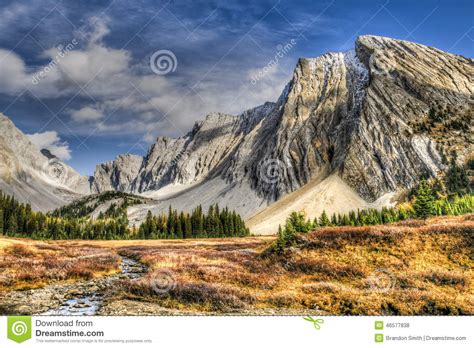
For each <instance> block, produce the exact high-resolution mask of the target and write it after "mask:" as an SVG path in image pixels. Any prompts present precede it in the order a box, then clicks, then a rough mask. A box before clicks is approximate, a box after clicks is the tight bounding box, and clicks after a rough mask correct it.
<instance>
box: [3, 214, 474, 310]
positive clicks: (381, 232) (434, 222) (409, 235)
mask: <svg viewBox="0 0 474 348" xmlns="http://www.w3.org/2000/svg"><path fill="white" fill-rule="evenodd" d="M473 237H474V215H467V216H464V217H444V218H434V219H431V220H429V221H404V222H401V223H397V224H392V225H383V226H368V227H328V228H324V229H319V230H317V231H314V232H311V233H308V234H305V235H300V236H299V237H298V239H297V241H296V244H295V245H294V246H293V247H291V248H289V249H288V250H286V252H285V253H284V254H283V255H275V254H271V253H268V246H269V245H270V244H271V243H273V241H274V237H248V238H226V239H206V240H203V239H196V240H153V241H148V240H146V241H136V240H128V241H61V242H36V241H29V240H16V239H0V269H1V276H0V289H3V290H5V289H15V288H24V287H30V288H31V287H37V286H42V285H43V284H46V283H49V282H54V281H59V280H60V281H64V280H71V279H72V280H74V279H78V278H89V277H93V276H98V275H100V274H105V273H107V272H114V271H116V268H117V266H118V261H117V260H118V257H117V253H120V254H124V255H128V256H130V257H133V258H136V259H139V260H140V261H141V262H144V263H146V264H147V265H148V266H149V270H148V272H147V274H146V275H145V276H144V277H142V278H141V279H138V280H131V281H123V282H122V283H121V289H120V290H121V291H118V292H115V295H114V296H116V299H117V300H120V299H126V300H133V301H142V302H154V303H156V304H158V305H159V306H161V307H165V308H169V309H172V310H178V311H179V310H183V311H184V310H185V311H186V312H187V313H189V312H190V311H191V312H195V313H253V312H255V313H261V312H262V311H264V312H272V311H273V312H275V313H276V312H278V313H285V312H288V313H290V312H291V313H295V312H297V311H300V312H301V313H303V312H305V311H306V312H307V311H309V310H318V311H321V312H323V313H327V314H342V315H461V314H468V315H472V314H474V288H473V253H474V252H473V250H474V248H473V244H474V243H473V240H474V238H473ZM60 260H62V261H60ZM104 261H105V263H104ZM63 264H68V265H69V267H66V268H67V269H71V270H72V271H71V272H66V271H65V270H64V267H61V266H59V265H63Z"/></svg>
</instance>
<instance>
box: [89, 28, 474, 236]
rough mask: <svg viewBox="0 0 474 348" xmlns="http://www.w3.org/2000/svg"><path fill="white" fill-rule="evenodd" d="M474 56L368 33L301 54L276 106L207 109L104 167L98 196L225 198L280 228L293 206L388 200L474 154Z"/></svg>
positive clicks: (254, 219) (175, 201)
mask: <svg viewBox="0 0 474 348" xmlns="http://www.w3.org/2000/svg"><path fill="white" fill-rule="evenodd" d="M473 75H474V62H473V60H472V59H469V58H465V57H462V56H457V55H453V54H449V53H445V52H443V51H440V50H438V49H435V48H432V47H427V46H423V45H420V44H416V43H412V42H408V41H402V40H395V39H390V38H385V37H378V36H361V37H359V38H358V39H357V41H356V43H355V49H354V50H350V51H347V52H343V53H327V54H324V55H322V56H320V57H317V58H302V59H300V60H299V61H298V63H297V66H296V68H295V71H294V73H293V77H292V79H291V81H290V82H289V83H288V85H287V86H286V87H285V89H284V91H283V92H282V94H281V96H280V98H279V99H278V100H277V102H276V103H266V104H264V105H262V106H259V107H257V108H254V109H251V110H248V111H246V112H244V113H243V114H242V115H239V116H231V115H226V114H221V113H213V114H210V115H208V116H207V117H206V118H205V120H203V121H201V122H198V123H196V124H195V126H194V128H193V129H192V131H191V132H190V133H189V134H187V135H186V136H185V137H181V138H177V139H172V138H163V137H160V138H158V139H157V141H156V143H155V144H154V145H153V146H151V148H150V149H149V151H148V154H147V155H146V156H145V157H143V158H141V157H137V156H130V155H124V156H119V157H118V158H117V159H116V160H114V161H111V162H107V163H105V164H102V165H99V166H98V167H97V170H96V172H95V175H94V184H93V186H92V190H93V191H94V192H103V191H104V190H110V189H113V190H121V191H126V192H131V193H136V194H142V195H145V196H149V197H152V198H154V199H157V200H159V202H158V203H156V204H152V205H143V206H135V207H132V208H130V210H129V214H130V216H131V218H132V220H135V221H139V220H142V219H143V218H144V216H145V214H146V211H147V210H148V209H150V210H152V211H154V212H159V211H163V210H165V209H167V207H168V206H169V205H170V204H171V205H172V206H173V207H175V208H177V209H184V210H189V209H191V208H192V207H194V206H195V205H197V204H203V205H204V206H205V207H206V206H208V205H209V204H213V203H219V204H220V205H221V206H225V205H228V206H229V207H231V208H233V209H236V210H237V211H238V212H239V213H240V214H242V215H243V216H244V217H246V218H249V223H250V227H251V229H252V230H253V231H254V232H255V231H257V232H259V233H269V232H274V231H275V229H276V227H277V226H278V224H279V223H283V222H284V219H285V217H286V216H287V213H288V212H289V211H291V210H305V211H306V212H307V213H308V214H309V215H312V216H314V215H315V214H319V213H321V211H322V210H323V209H326V211H327V212H329V213H331V212H338V211H340V212H343V211H347V210H350V209H356V208H362V207H380V206H381V205H385V204H390V202H391V201H392V202H393V199H395V197H396V195H397V194H398V193H400V192H403V191H404V190H406V189H407V188H410V187H412V186H413V185H415V184H416V183H417V182H418V180H419V178H420V176H422V175H425V176H435V175H437V174H438V173H439V172H440V171H442V170H443V169H444V168H445V165H444V164H443V161H442V159H443V157H446V156H449V154H451V153H452V151H455V152H456V153H457V158H458V159H462V158H465V157H467V156H471V155H472V150H473V142H474V141H473V132H472V130H473V127H472V113H473V99H472V96H473V91H474V87H473V85H472V80H471V79H472V76H473Z"/></svg>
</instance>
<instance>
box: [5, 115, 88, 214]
mask: <svg viewBox="0 0 474 348" xmlns="http://www.w3.org/2000/svg"><path fill="white" fill-rule="evenodd" d="M0 190H2V191H3V192H5V193H7V194H10V195H13V196H15V197H16V198H17V199H18V200H20V201H22V202H29V203H31V205H32V208H33V209H34V210H41V211H47V210H50V209H53V208H56V207H58V206H60V205H64V204H66V203H68V202H70V201H71V200H73V199H75V198H77V197H80V196H82V195H85V194H89V193H90V183H89V178H88V177H83V176H81V175H80V174H79V173H77V172H76V171H74V170H73V169H72V168H71V167H69V166H68V165H67V164H65V163H63V162H62V161H60V160H59V159H58V158H56V157H55V156H53V155H52V154H51V153H50V152H49V151H48V150H44V149H43V150H40V149H38V148H36V147H35V146H34V145H33V144H32V143H31V142H30V140H29V138H28V137H27V136H26V135H25V134H23V133H22V132H21V131H20V130H19V129H18V128H16V127H15V125H14V124H13V122H11V120H10V119H8V118H7V117H6V116H4V115H3V114H0Z"/></svg>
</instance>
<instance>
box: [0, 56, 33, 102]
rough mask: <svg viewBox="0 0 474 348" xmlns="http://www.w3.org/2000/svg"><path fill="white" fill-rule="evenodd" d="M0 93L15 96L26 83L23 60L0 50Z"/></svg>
mask: <svg viewBox="0 0 474 348" xmlns="http://www.w3.org/2000/svg"><path fill="white" fill-rule="evenodd" d="M0 81H1V83H0V92H3V93H7V94H15V93H18V92H19V91H21V90H22V89H23V88H24V87H25V85H26V84H27V82H28V75H27V73H26V67H25V63H24V62H23V60H22V59H21V58H20V57H19V56H18V55H17V54H16V53H15V52H13V51H8V50H4V49H0Z"/></svg>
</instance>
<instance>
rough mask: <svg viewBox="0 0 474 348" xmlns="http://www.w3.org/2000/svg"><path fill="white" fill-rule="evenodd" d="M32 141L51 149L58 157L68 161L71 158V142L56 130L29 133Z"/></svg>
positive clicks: (36, 144)
mask: <svg viewBox="0 0 474 348" xmlns="http://www.w3.org/2000/svg"><path fill="white" fill-rule="evenodd" d="M27 135H28V137H29V138H30V141H31V142H32V143H33V144H34V145H35V146H36V147H37V148H38V149H39V150H42V149H46V150H49V151H50V152H51V153H52V154H53V155H54V156H56V157H57V158H59V159H61V160H63V161H67V160H69V159H71V150H70V149H69V144H68V143H67V142H65V141H62V140H61V138H60V137H59V135H58V133H57V132H55V131H47V132H43V133H34V134H27Z"/></svg>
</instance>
